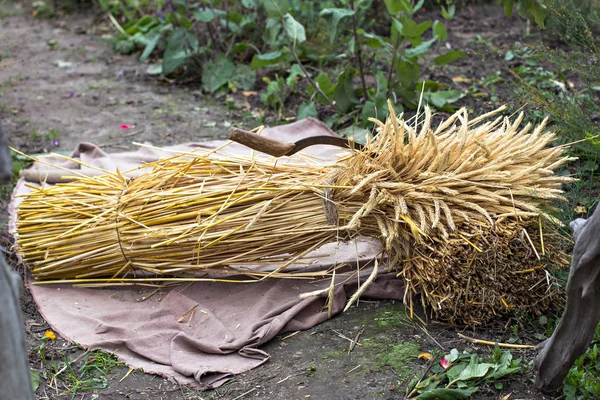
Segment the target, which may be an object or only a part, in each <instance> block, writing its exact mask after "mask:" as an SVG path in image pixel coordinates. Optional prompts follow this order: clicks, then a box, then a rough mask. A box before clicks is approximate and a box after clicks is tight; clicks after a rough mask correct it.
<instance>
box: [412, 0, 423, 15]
mask: <svg viewBox="0 0 600 400" xmlns="http://www.w3.org/2000/svg"><path fill="white" fill-rule="evenodd" d="M423 4H425V0H419V1H418V2H417V4H415V6H414V7H413V8H412V11H411V13H412V14H414V13H416V12H417V11H419V10H420V9H421V7H423Z"/></svg>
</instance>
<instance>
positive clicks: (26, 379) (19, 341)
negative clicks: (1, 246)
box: [0, 124, 34, 400]
mask: <svg viewBox="0 0 600 400" xmlns="http://www.w3.org/2000/svg"><path fill="white" fill-rule="evenodd" d="M11 161H12V160H11V154H10V150H9V149H8V140H7V138H6V135H5V134H4V130H3V129H2V124H0V184H5V183H8V182H10V179H11V177H12V168H11V166H12V163H11ZM20 288H21V278H20V277H19V275H18V274H17V273H16V272H15V271H13V270H12V269H11V268H10V267H9V266H8V265H7V264H6V261H5V260H4V257H3V256H2V254H0V399H11V400H12V399H15V400H32V399H33V398H34V397H33V387H32V386H31V373H30V372H29V358H28V357H27V351H26V349H27V347H26V346H25V338H24V336H23V321H22V319H21V306H20V304H21V302H20V293H21V290H20Z"/></svg>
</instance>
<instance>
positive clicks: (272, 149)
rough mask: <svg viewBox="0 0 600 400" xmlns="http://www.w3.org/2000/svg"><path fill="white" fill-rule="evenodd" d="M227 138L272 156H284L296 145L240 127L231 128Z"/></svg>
mask: <svg viewBox="0 0 600 400" xmlns="http://www.w3.org/2000/svg"><path fill="white" fill-rule="evenodd" d="M227 139H229V140H233V141H234V142H238V143H240V144H243V145H244V146H246V147H249V148H251V149H253V150H256V151H260V152H261V153H265V154H269V155H271V156H273V157H281V156H285V155H286V154H288V153H289V152H290V151H292V149H293V148H294V147H296V145H295V144H294V143H287V142H281V141H279V140H275V139H271V138H268V137H265V136H260V135H257V134H256V133H252V132H248V131H245V130H243V129H240V128H231V129H230V130H229V132H228V133H227Z"/></svg>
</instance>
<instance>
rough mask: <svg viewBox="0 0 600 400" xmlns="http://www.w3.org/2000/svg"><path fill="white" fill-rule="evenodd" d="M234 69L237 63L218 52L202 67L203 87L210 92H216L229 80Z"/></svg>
mask: <svg viewBox="0 0 600 400" xmlns="http://www.w3.org/2000/svg"><path fill="white" fill-rule="evenodd" d="M234 70H235V65H234V64H233V63H232V62H231V60H229V59H228V58H227V56H225V55H224V54H218V55H217V56H216V57H215V59H214V60H210V61H208V62H207V63H205V64H204V66H203V68H202V89H204V90H205V91H207V92H209V93H214V92H216V91H217V90H219V89H220V88H221V87H222V86H225V85H226V84H227V83H228V82H229V80H230V79H231V77H232V75H233V72H234Z"/></svg>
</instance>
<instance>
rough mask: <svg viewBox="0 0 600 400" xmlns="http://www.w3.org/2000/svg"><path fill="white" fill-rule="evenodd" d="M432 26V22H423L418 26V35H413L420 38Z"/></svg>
mask: <svg viewBox="0 0 600 400" xmlns="http://www.w3.org/2000/svg"><path fill="white" fill-rule="evenodd" d="M430 26H431V21H425V22H421V23H420V24H418V25H417V30H416V35H413V36H419V37H420V36H421V35H422V34H424V33H425V31H426V30H427V29H429V27H430Z"/></svg>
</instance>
